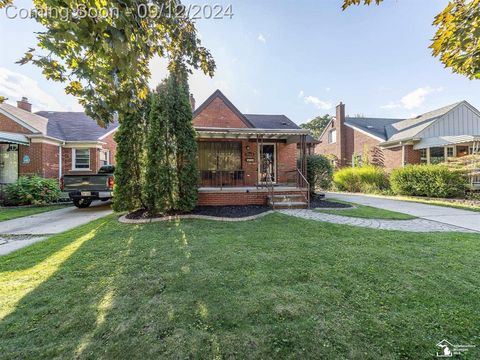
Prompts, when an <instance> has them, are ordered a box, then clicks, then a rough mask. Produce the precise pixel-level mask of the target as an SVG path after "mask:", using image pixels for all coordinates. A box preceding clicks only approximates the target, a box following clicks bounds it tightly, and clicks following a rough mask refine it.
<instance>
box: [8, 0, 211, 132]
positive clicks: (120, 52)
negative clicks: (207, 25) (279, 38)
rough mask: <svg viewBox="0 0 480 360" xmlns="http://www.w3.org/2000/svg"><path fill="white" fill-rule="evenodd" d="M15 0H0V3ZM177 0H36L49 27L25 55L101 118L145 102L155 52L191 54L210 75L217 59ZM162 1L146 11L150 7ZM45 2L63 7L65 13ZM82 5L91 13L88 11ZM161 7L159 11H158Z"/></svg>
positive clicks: (189, 59)
mask: <svg viewBox="0 0 480 360" xmlns="http://www.w3.org/2000/svg"><path fill="white" fill-rule="evenodd" d="M10 3H12V0H0V7H5V6H7V5H8V4H10ZM179 3H180V1H178V0H135V1H132V0H108V1H107V0H96V1H91V0H77V1H62V0H35V1H34V6H35V10H36V11H37V13H38V14H39V16H38V17H37V18H36V20H37V21H38V22H39V23H40V24H42V25H43V26H44V27H45V31H42V32H40V33H38V35H37V39H38V44H37V45H36V48H31V49H29V50H28V51H27V52H26V53H25V55H24V57H23V58H22V59H21V60H20V61H19V63H21V64H26V63H29V62H30V63H33V64H35V65H36V66H39V67H40V68H41V69H42V72H43V74H44V75H45V77H46V78H47V79H50V80H54V81H59V82H65V83H66V86H65V91H66V92H67V93H69V94H72V95H74V96H77V97H78V98H79V99H80V100H79V101H80V103H81V104H82V105H83V106H84V108H85V111H86V113H87V114H88V115H89V116H91V117H92V118H94V119H95V120H96V121H97V122H98V123H99V124H100V125H106V124H107V123H109V122H111V121H112V120H113V114H114V113H115V112H116V111H118V112H120V113H126V112H128V110H131V109H132V107H136V106H137V105H139V104H141V101H142V100H143V99H145V98H146V97H147V94H148V80H149V78H150V75H151V74H150V70H149V67H148V65H149V62H150V60H151V59H152V58H153V57H154V56H155V55H159V56H161V57H167V58H168V59H170V60H172V61H173V60H174V61H175V62H177V63H178V61H182V62H185V63H186V64H188V65H190V66H191V67H193V68H200V69H201V70H203V71H204V72H205V73H206V74H208V75H210V76H212V75H213V72H214V69H215V63H214V61H213V58H212V56H211V55H210V53H209V51H208V50H207V49H206V48H204V47H202V46H201V43H200V40H199V39H198V37H197V33H196V29H195V26H194V24H193V22H192V21H191V20H190V19H189V18H188V17H186V16H173V15H172V13H173V14H175V12H172V11H171V9H175V6H177V5H178V4H179ZM147 6H148V8H149V9H156V11H157V14H154V13H153V11H152V12H151V13H149V14H145V9H146V8H147ZM42 9H43V10H45V9H62V10H65V11H68V13H69V14H71V17H70V19H69V20H68V21H65V19H63V18H62V17H60V16H52V14H50V15H49V14H48V12H44V13H42ZM78 9H86V10H85V11H88V13H90V14H99V16H97V17H94V16H82V15H85V14H84V13H79V12H78ZM153 15H156V16H153Z"/></svg>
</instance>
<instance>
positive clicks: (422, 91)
mask: <svg viewBox="0 0 480 360" xmlns="http://www.w3.org/2000/svg"><path fill="white" fill-rule="evenodd" d="M440 91H443V88H442V87H438V88H432V87H430V86H425V87H420V88H418V89H415V90H413V91H411V92H409V93H408V94H406V95H405V96H403V97H402V98H401V99H400V100H399V101H391V102H389V103H388V104H386V105H382V106H380V108H382V109H397V108H402V109H406V110H411V109H416V108H419V107H420V106H422V105H423V103H424V102H425V100H426V99H427V96H428V95H431V94H433V93H437V92H440Z"/></svg>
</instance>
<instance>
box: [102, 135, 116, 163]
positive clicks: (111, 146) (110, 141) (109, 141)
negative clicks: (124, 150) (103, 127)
mask: <svg viewBox="0 0 480 360" xmlns="http://www.w3.org/2000/svg"><path fill="white" fill-rule="evenodd" d="M114 135H115V133H112V134H110V135H108V136H107V137H106V138H104V139H102V141H103V142H105V143H106V145H103V148H104V149H108V150H110V164H111V165H115V164H116V162H115V157H116V156H117V143H116V142H115V140H114V138H113V137H114Z"/></svg>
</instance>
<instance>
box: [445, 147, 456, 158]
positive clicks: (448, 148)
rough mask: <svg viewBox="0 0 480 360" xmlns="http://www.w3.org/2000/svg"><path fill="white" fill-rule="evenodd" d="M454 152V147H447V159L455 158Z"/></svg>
mask: <svg viewBox="0 0 480 360" xmlns="http://www.w3.org/2000/svg"><path fill="white" fill-rule="evenodd" d="M453 150H454V149H453V147H451V146H449V147H447V157H453V153H454V151H453Z"/></svg>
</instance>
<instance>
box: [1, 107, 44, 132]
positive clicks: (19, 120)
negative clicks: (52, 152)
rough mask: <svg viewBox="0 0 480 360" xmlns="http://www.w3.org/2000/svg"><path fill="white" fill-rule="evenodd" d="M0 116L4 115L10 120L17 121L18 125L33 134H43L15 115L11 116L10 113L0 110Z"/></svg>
mask: <svg viewBox="0 0 480 360" xmlns="http://www.w3.org/2000/svg"><path fill="white" fill-rule="evenodd" d="M0 114H2V115H5V116H6V117H8V118H9V119H10V120H13V121H15V122H16V123H17V124H18V125H20V126H22V127H24V128H25V129H27V130H30V131H31V132H33V133H41V132H40V131H39V130H38V129H35V128H34V127H33V126H31V125H29V124H27V123H26V122H25V121H23V120H21V119H19V118H18V117H16V116H15V115H13V114H10V113H9V112H8V111H6V110H4V109H2V108H0Z"/></svg>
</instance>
